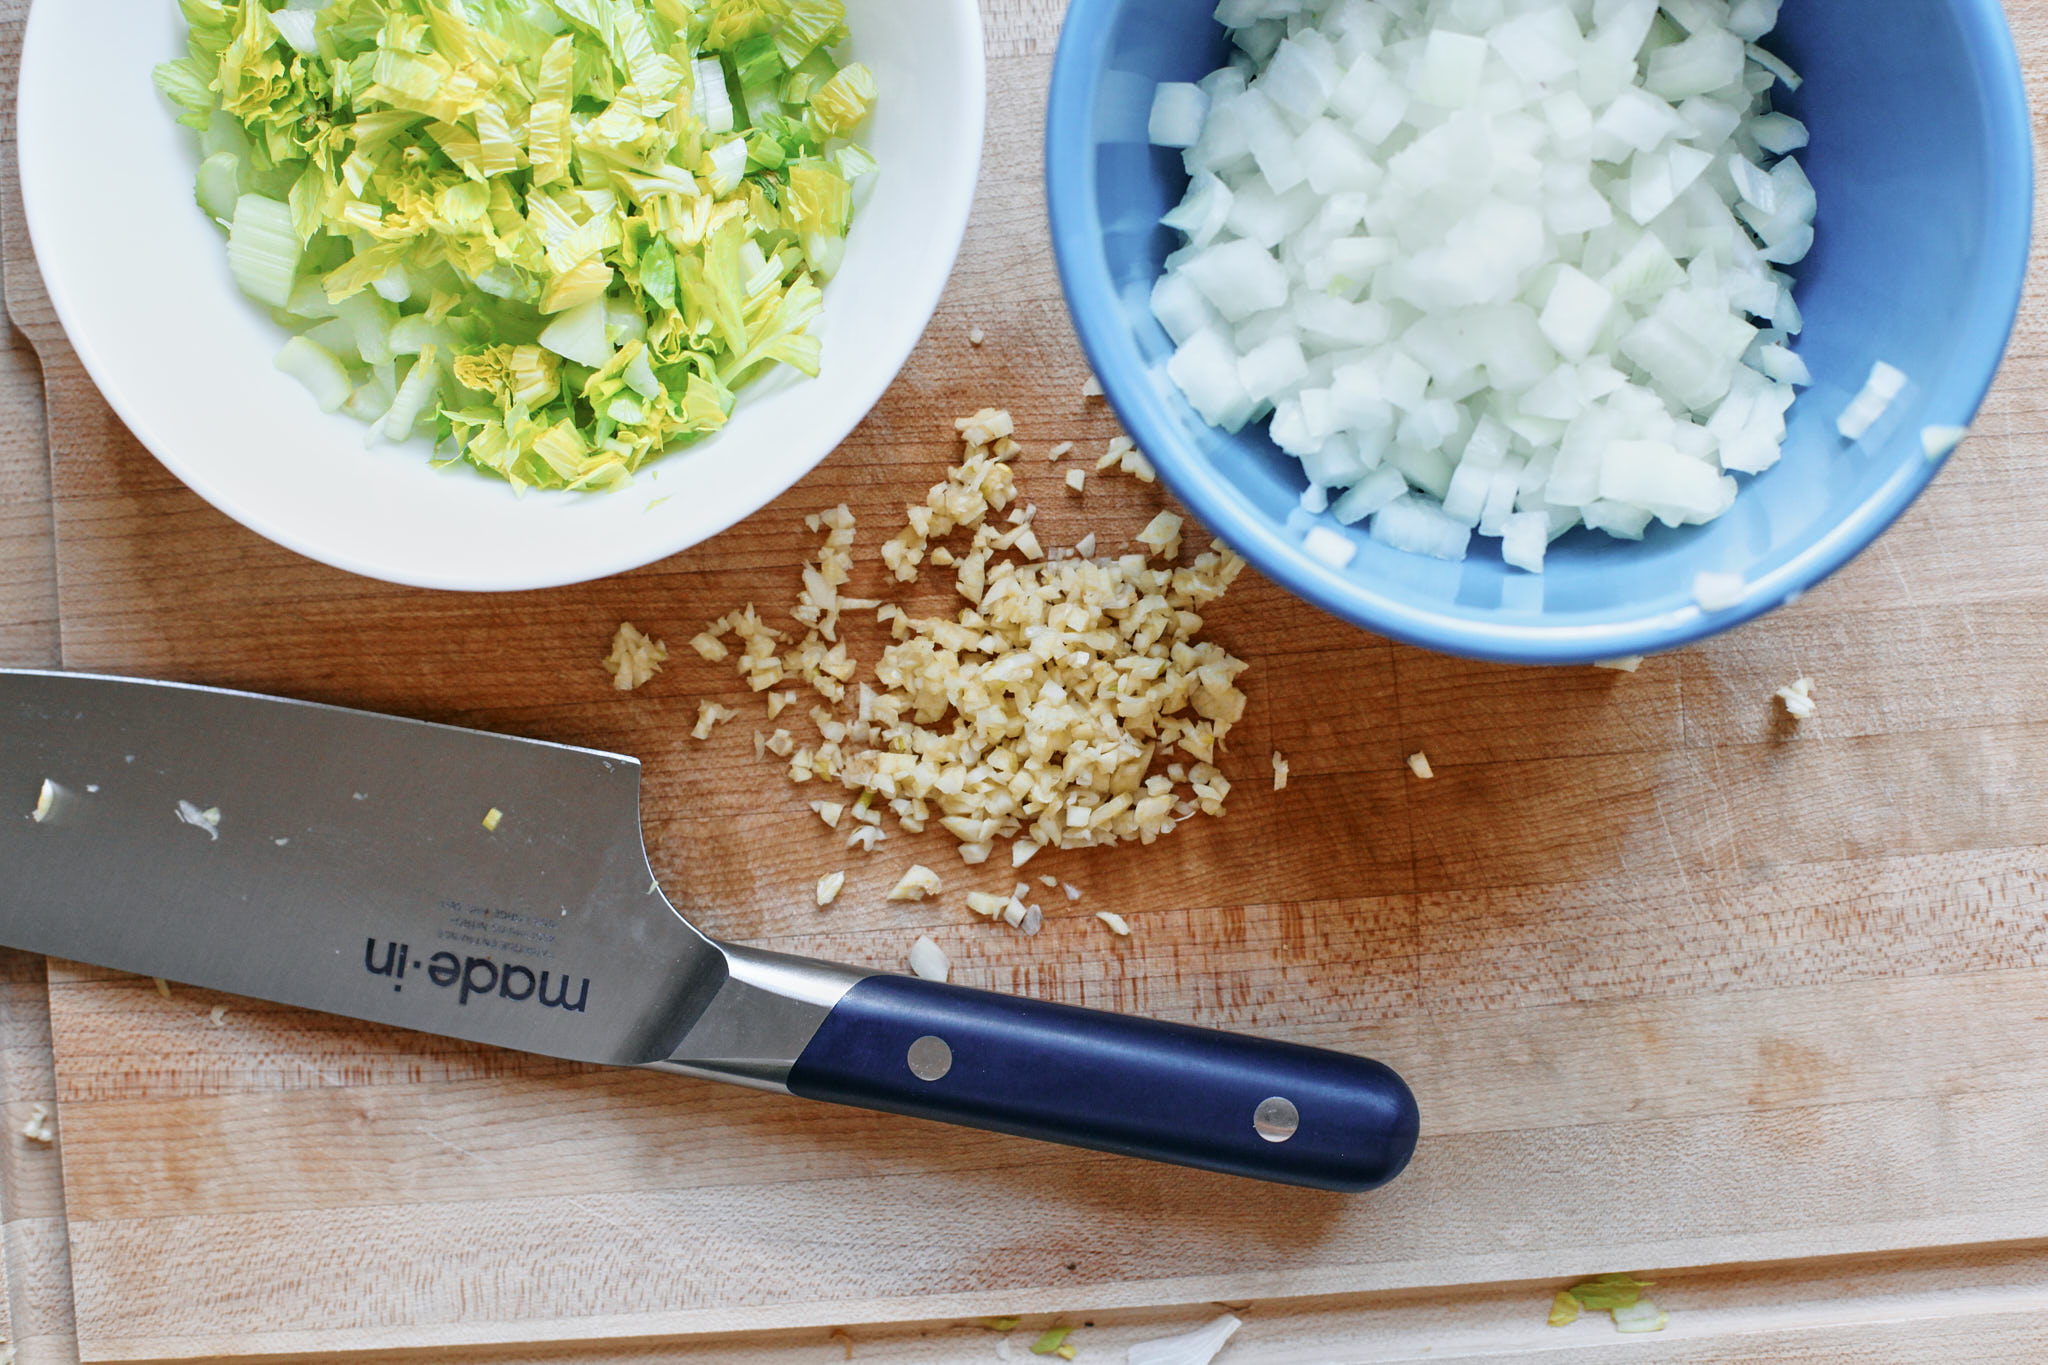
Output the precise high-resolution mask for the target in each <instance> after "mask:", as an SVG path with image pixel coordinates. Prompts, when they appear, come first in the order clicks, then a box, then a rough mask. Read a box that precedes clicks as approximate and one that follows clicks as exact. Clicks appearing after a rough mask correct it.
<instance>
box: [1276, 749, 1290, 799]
mask: <svg viewBox="0 0 2048 1365" xmlns="http://www.w3.org/2000/svg"><path fill="white" fill-rule="evenodd" d="M1273 790H1274V791H1276V792H1284V791H1286V790H1287V758H1286V756H1285V755H1284V754H1282V753H1281V752H1280V751H1279V750H1278V749H1275V750H1274V751H1273Z"/></svg>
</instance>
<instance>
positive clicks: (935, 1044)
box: [909, 1033, 1285, 1103]
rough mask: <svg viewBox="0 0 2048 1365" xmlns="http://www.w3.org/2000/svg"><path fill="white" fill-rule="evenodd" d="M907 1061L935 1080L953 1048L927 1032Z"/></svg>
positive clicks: (949, 1065) (925, 1078) (950, 1062)
mask: <svg viewBox="0 0 2048 1365" xmlns="http://www.w3.org/2000/svg"><path fill="white" fill-rule="evenodd" d="M909 1061H910V1074H911V1075H913V1076H915V1077H917V1078H918V1079H919V1080H921V1081H935V1080H938V1079H939V1078H940V1077H941V1076H943V1075H945V1074H946V1073H947V1072H948V1071H951V1070H952V1069H953V1049H952V1048H950V1047H947V1046H946V1040H945V1039H944V1038H941V1037H939V1036H938V1035H937V1034H933V1033H927V1034H926V1035H925V1036H924V1037H922V1038H920V1039H918V1040H917V1041H916V1042H914V1043H912V1044H911V1045H910V1058H909ZM1282 1103H1285V1101H1284V1100H1283V1101H1282Z"/></svg>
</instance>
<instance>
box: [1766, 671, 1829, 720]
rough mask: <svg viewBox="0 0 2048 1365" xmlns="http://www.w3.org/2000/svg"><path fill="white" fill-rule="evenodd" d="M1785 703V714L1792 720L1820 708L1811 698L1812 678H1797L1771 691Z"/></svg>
mask: <svg viewBox="0 0 2048 1365" xmlns="http://www.w3.org/2000/svg"><path fill="white" fill-rule="evenodd" d="M1771 695H1772V696H1774V697H1776V698H1777V699H1778V700H1779V701H1781V702H1783V703H1785V714H1786V715H1788V716H1790V717H1792V719H1794V720H1805V719H1806V718H1807V717H1809V716H1811V715H1813V714H1814V712H1816V711H1818V710H1819V709H1820V707H1819V705H1818V704H1816V703H1815V701H1814V699H1813V679H1811V678H1798V679H1795V680H1794V681H1792V682H1789V683H1787V684H1785V686H1783V687H1781V688H1779V689H1778V690H1777V691H1775V692H1773V693H1771Z"/></svg>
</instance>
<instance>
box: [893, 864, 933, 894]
mask: <svg viewBox="0 0 2048 1365" xmlns="http://www.w3.org/2000/svg"><path fill="white" fill-rule="evenodd" d="M939 890H940V885H939V874H938V873H936V872H934V871H932V870H931V869H930V868H928V867H926V866H925V865H924V864H923V863H912V864H911V865H910V870H909V871H907V872H905V873H904V874H903V876H902V877H901V878H900V879H899V880H898V881H897V883H896V885H895V886H894V887H892V888H891V889H890V891H889V899H890V900H892V901H921V900H923V899H924V898H925V897H926V896H932V895H937V894H938V892H939Z"/></svg>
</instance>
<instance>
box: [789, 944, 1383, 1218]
mask: <svg viewBox="0 0 2048 1365" xmlns="http://www.w3.org/2000/svg"><path fill="white" fill-rule="evenodd" d="M929 1040H937V1041H936V1042H934V1041H929ZM927 1078H929V1079H927ZM788 1085H789V1089H790V1091H791V1093H793V1094H797V1095H801V1096H804V1097H805V1098H807V1099H814V1100H828V1101H831V1102H832V1103H835V1104H848V1105H855V1106H858V1107H860V1108H864V1109H879V1110H883V1111H886V1112H888V1113H892V1114H909V1115H913V1116H915V1117H917V1118H925V1119H936V1120H938V1121H939V1122H941V1123H954V1124H962V1125H965V1126H967V1127H970V1128H986V1129H990V1130H992V1131H995V1132H998V1133H1014V1134H1016V1135H1018V1136H1020V1137H1028V1138H1038V1139H1041V1140H1043V1141H1046V1142H1059V1143H1065V1144H1067V1145H1069V1146H1074V1147H1092V1148H1096V1149H1099V1150H1101V1151H1106V1152H1120V1153H1122V1154H1124V1155H1126V1156H1135V1157H1144V1158H1146V1159H1148V1160H1152V1161H1167V1162H1173V1163H1175V1164H1178V1165H1182V1166H1197V1167H1200V1168H1202V1169H1204V1170H1210V1171H1222V1172H1225V1173H1227V1174H1230V1175H1241V1176H1249V1177H1252V1178H1254V1179H1258V1180H1276V1181H1282V1182H1284V1183H1287V1184H1290V1185H1309V1186H1313V1187H1316V1188H1319V1189H1326V1190H1368V1189H1371V1188H1373V1187H1374V1186H1376V1185H1382V1184H1385V1183H1386V1182H1387V1181H1389V1180H1391V1179H1393V1178H1394V1177H1395V1176H1396V1175H1398V1174H1399V1173H1400V1171H1401V1168H1402V1167H1403V1166H1405V1165H1407V1164H1408V1158H1409V1156H1410V1155H1411V1154H1412V1153H1413V1152H1414V1150H1415V1137H1416V1131H1417V1127H1418V1123H1419V1119H1418V1116H1417V1113H1416V1108H1415V1097H1414V1095H1413V1094H1411V1093H1410V1091H1409V1089H1408V1087H1407V1085H1405V1084H1404V1083H1403V1082H1402V1080H1401V1078H1400V1077H1399V1076H1397V1075H1395V1074H1394V1072H1393V1071H1392V1070H1391V1069H1389V1068H1388V1067H1386V1066H1383V1065H1381V1064H1380V1063H1378V1062H1374V1061H1367V1060H1366V1059H1365V1058H1363V1057H1352V1056H1348V1055H1346V1054H1344V1053H1341V1052H1326V1051H1323V1050H1321V1049H1319V1048H1311V1047H1302V1046H1299V1045H1297V1044H1294V1043H1282V1042H1274V1041H1272V1040H1270V1039H1264V1038H1250V1037H1246V1036H1244V1035H1242V1034H1235V1033H1222V1032H1218V1031H1216V1030H1214V1029H1202V1028H1192V1027H1189V1026H1187V1025H1185V1024H1168V1023H1161V1022H1159V1021H1158V1020H1153V1019H1139V1018H1133V1017H1131V1016H1128V1015H1121V1014H1106V1013H1103V1012H1102V1011H1099V1010H1087V1009H1077V1008H1075V1007H1073V1006H1071V1005H1055V1004H1049V1003H1047V1002H1045V1001H1041V1000H1029V999H1023V998H1020V997H1017V996H1010V995H997V994H993V993H991V992H988V991H977V990H969V989H967V988H966V987H963V986H952V985H945V984H942V983H940V982H936V981H925V980H921V979H919V978H916V977H904V976H870V977H866V978H864V979H863V980H861V981H860V982H858V983H857V984H855V985H854V987H853V988H852V989H851V990H849V991H848V992H847V993H846V994H845V996H844V997H842V998H841V999H840V1001H839V1003H838V1004H837V1005H835V1006H834V1007H833V1008H832V1012H831V1013H830V1014H829V1015H828V1016H826V1018H825V1021H824V1023H823V1024H822V1025H820V1026H819V1028H818V1031H817V1033H816V1034H815V1035H813V1036H812V1038H811V1041H810V1043H809V1045H808V1046H806V1047H805V1048H804V1050H803V1053H802V1055H801V1056H799V1057H798V1058H797V1061H796V1065H795V1066H794V1067H793V1068H791V1070H790V1072H789V1080H788ZM1290 1117H1291V1118H1292V1122H1291V1123H1290ZM1262 1129H1263V1130H1264V1132H1263V1133H1262V1131H1261V1130H1262Z"/></svg>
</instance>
